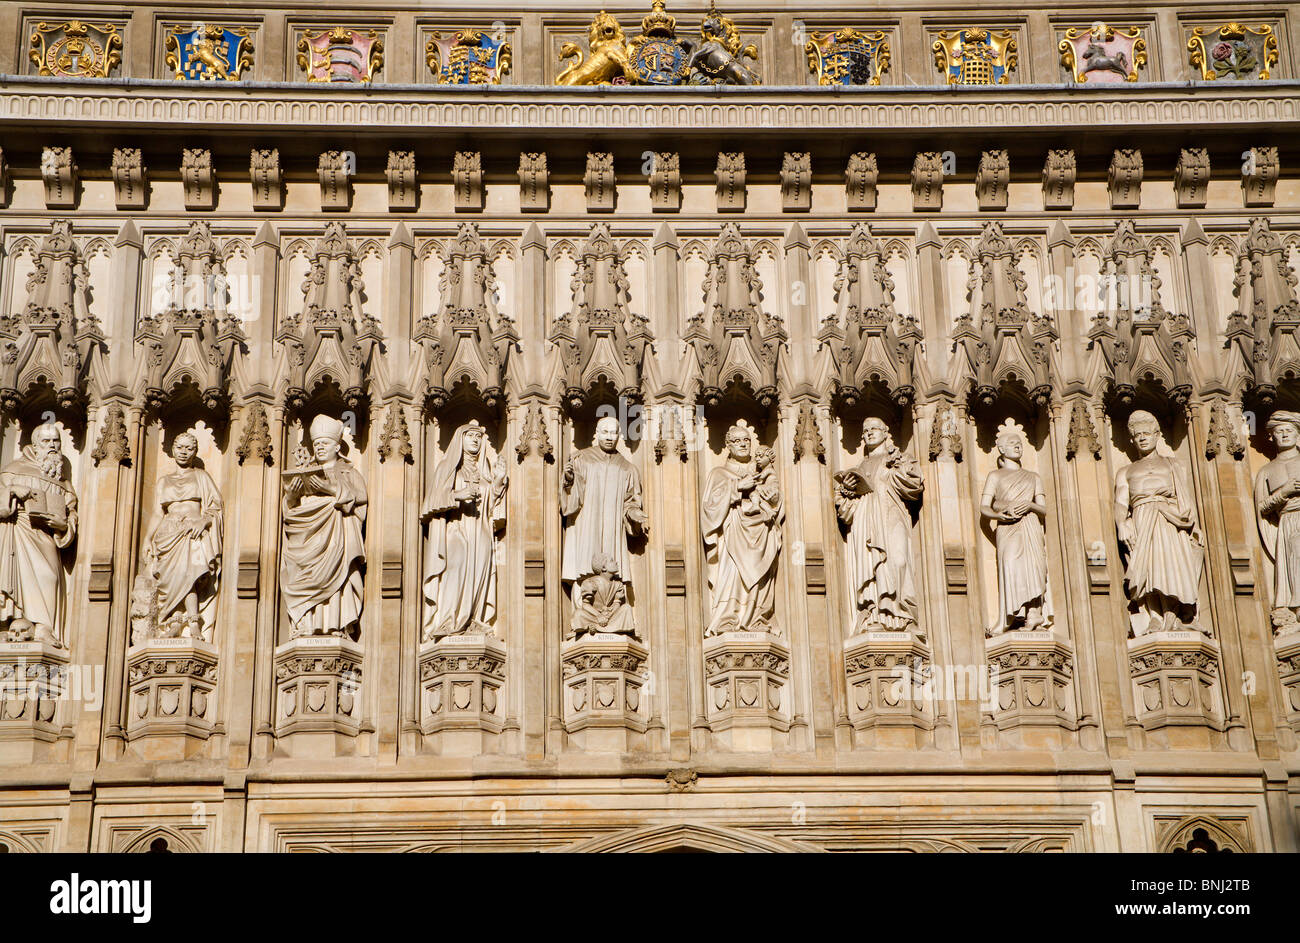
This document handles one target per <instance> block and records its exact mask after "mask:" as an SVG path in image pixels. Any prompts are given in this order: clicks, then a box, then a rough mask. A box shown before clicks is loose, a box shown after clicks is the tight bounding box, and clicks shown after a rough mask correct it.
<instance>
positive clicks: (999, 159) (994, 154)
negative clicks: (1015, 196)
mask: <svg viewBox="0 0 1300 943" xmlns="http://www.w3.org/2000/svg"><path fill="white" fill-rule="evenodd" d="M1010 183H1011V163H1010V160H1009V159H1008V157H1007V152H1006V151H985V152H984V153H983V154H981V155H980V165H979V170H978V171H976V173H975V195H976V197H977V198H978V200H979V206H980V209H981V210H1004V209H1006V208H1007V188H1008V186H1009V185H1010Z"/></svg>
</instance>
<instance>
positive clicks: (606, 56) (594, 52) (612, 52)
mask: <svg viewBox="0 0 1300 943" xmlns="http://www.w3.org/2000/svg"><path fill="white" fill-rule="evenodd" d="M587 47H588V52H587V58H586V59H585V60H584V59H583V58H582V49H581V48H580V47H579V46H578V44H577V43H565V44H564V45H563V46H561V47H560V58H561V59H572V58H573V57H574V56H577V61H576V62H574V63H573V64H572V65H570V66H569V67H568V68H566V69H565V70H564V71H563V72H561V73H560V74H559V75H557V76H556V77H555V84H556V85H609V84H610V82H611V81H612V80H613V79H616V78H621V77H623V76H625V75H626V74H627V64H628V57H629V55H630V51H629V49H628V45H627V40H626V37H625V36H624V33H623V27H621V26H619V25H618V20H616V19H614V17H612V16H610V15H609V14H608V13H606V12H605V11H604V10H601V11H600V13H598V14H596V18H595V19H594V20H592V21H591V26H590V27H588V28H587Z"/></svg>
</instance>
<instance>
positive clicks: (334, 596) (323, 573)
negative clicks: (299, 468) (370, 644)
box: [280, 458, 367, 637]
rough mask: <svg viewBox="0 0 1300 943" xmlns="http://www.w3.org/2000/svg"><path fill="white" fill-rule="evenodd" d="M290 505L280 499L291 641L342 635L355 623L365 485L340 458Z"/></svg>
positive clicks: (282, 585)
mask: <svg viewBox="0 0 1300 943" xmlns="http://www.w3.org/2000/svg"><path fill="white" fill-rule="evenodd" d="M291 500H292V499H291V498H290V497H289V495H288V494H286V495H285V497H284V500H283V502H282V504H283V508H282V513H283V516H284V546H283V547H282V548H281V551H280V590H281V592H282V593H283V594H284V601H285V605H286V607H287V608H288V610H289V622H290V624H291V625H292V626H293V631H292V635H293V636H294V637H297V636H300V635H343V634H346V633H347V632H348V631H349V629H350V627H351V626H352V625H353V624H355V623H356V622H357V621H358V620H360V618H361V606H362V588H363V576H362V568H363V567H364V566H365V544H364V542H363V536H364V527H365V520H366V501H367V497H366V482H365V479H363V478H362V477H361V473H360V472H359V471H357V469H356V467H355V466H353V465H352V463H351V462H348V461H347V460H346V459H342V458H340V459H337V460H335V461H334V463H333V464H331V465H329V466H327V467H325V468H324V469H323V470H321V471H319V472H317V473H315V474H314V475H312V476H311V477H310V478H309V479H308V483H307V486H306V488H305V489H304V490H303V492H302V495H301V498H300V500H299V501H298V503H297V504H290V501H291ZM339 504H342V505H343V506H342V507H339V506H338V505H339Z"/></svg>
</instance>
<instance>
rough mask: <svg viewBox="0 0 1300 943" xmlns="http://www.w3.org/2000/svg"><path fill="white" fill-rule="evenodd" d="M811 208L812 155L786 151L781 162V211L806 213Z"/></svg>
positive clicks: (804, 152)
mask: <svg viewBox="0 0 1300 943" xmlns="http://www.w3.org/2000/svg"><path fill="white" fill-rule="evenodd" d="M810 209H812V155H811V154H809V153H808V152H807V151H801V152H798V153H791V152H789V151H787V152H786V155H785V158H784V160H783V161H782V162H781V211H782V212H785V213H806V212H808V211H809V210H810Z"/></svg>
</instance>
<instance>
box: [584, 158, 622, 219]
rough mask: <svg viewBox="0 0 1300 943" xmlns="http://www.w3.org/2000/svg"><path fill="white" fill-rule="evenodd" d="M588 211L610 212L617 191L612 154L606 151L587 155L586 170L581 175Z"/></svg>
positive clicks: (612, 210) (612, 208) (612, 209)
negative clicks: (615, 188)
mask: <svg viewBox="0 0 1300 943" xmlns="http://www.w3.org/2000/svg"><path fill="white" fill-rule="evenodd" d="M582 187H583V191H584V193H585V194H586V197H587V212H588V213H612V212H614V201H615V198H616V197H617V193H616V192H615V190H614V155H613V154H610V153H607V152H599V153H589V154H588V155H587V172H586V173H585V174H583V175H582Z"/></svg>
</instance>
